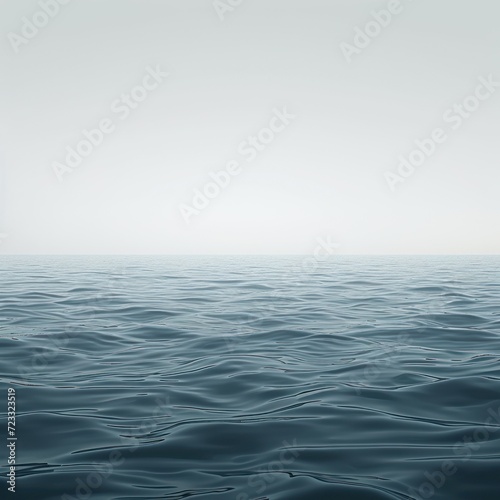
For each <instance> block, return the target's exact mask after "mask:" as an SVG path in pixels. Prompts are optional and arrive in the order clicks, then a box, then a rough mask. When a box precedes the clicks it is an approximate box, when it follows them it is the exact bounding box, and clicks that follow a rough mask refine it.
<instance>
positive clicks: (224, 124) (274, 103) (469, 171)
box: [0, 0, 500, 255]
mask: <svg viewBox="0 0 500 500" xmlns="http://www.w3.org/2000/svg"><path fill="white" fill-rule="evenodd" d="M0 9H1V12H2V16H0V34H1V37H2V43H1V44H0V57H1V59H2V61H3V67H4V73H3V74H2V77H1V78H0V106H1V109H2V114H1V118H0V134H1V135H0V137H1V140H0V254H5V255H7V254H19V255H21V254H57V255H60V254H172V255H182V254H189V255H191V254H202V255H215V254H275V255H282V254H312V253H313V252H314V250H315V248H316V246H317V245H318V241H319V239H323V241H325V240H327V241H330V242H335V243H336V244H338V245H339V246H338V248H337V249H336V253H339V254H355V255H357V254H441V255H442V254H498V253H500V233H499V231H498V221H499V216H500V197H499V196H498V186H499V185H500V169H499V164H498V160H499V146H498V138H497V137H496V135H497V133H498V118H499V115H500V68H499V62H498V54H499V49H500V31H499V30H498V26H497V24H498V22H497V21H498V18H499V15H500V4H499V3H498V2H495V1H494V0H480V1H479V2H469V1H465V0H460V1H456V0H455V1H452V0H442V1H440V2H438V3H436V2H432V1H431V0H420V1H418V2H416V1H411V0H401V1H398V0H388V1H387V0H386V1H378V0H377V1H370V0H359V1H356V2H353V1H352V0H335V1H327V0H309V1H307V2H306V1H299V0H247V1H243V2H240V3H239V2H237V1H235V0H232V1H229V0H220V1H217V0H216V1H214V0H169V1H163V0H107V1H106V2H102V1H101V2H98V1H97V0H71V1H62V0H40V1H32V0H18V1H16V2H12V1H8V0H0Z"/></svg>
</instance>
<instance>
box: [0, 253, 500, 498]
mask: <svg viewBox="0 0 500 500" xmlns="http://www.w3.org/2000/svg"><path fill="white" fill-rule="evenodd" d="M499 271H500V257H496V256H484V257H481V256H470V257H469V256H451V257H446V256H439V257H437V256H436V257H432V256H415V257H413V256H404V257H403V256H384V257H368V256H366V257H363V256H360V257H354V256H331V257H330V258H328V259H325V260H321V261H316V260H311V258H306V257H301V256H286V257H265V256H252V257H250V256H249V257H245V256H234V257H223V256H220V257H208V256H207V257H202V256H193V257H176V256H174V257H168V256H162V257H111V256H109V257H97V256H96V257H78V256H74V257H56V256H54V257H49V256H45V257H36V256H31V257H30V256H23V257H8V256H4V257H2V258H1V260H0V280H1V288H0V353H1V356H0V377H1V386H2V390H1V392H0V404H1V411H2V413H1V417H2V419H1V429H0V437H1V438H2V441H3V442H4V444H2V446H1V449H3V450H4V451H3V452H2V453H1V454H0V463H1V475H2V478H3V480H2V481H1V482H0V498H6V499H7V498H18V499H22V500H25V499H26V500H30V499H37V500H45V499H46V500H49V499H50V500H56V499H57V500H74V499H78V500H82V499H89V498H92V499H95V500H97V499H103V500H118V499H119V500H132V499H142V500H145V499H170V500H173V499H176V500H181V499H188V498H193V500H194V499H196V500H219V499H220V500H251V499H259V500H265V499H271V500H299V499H300V500H302V499H304V500H309V499H310V500H323V499H324V500H344V499H345V500H396V499H401V500H402V499H405V500H409V499H412V500H420V499H428V498H433V499H435V500H442V499H446V500H462V499H463V500H470V499H472V500H476V499H477V500H493V499H494V500H498V498H499V494H500V383H499V380H500V378H499V377H500V364H499V360H500V280H499V277H500V274H499ZM10 396H13V397H14V400H13V401H15V408H13V407H12V405H11V406H10V407H9V410H14V411H13V412H11V413H14V414H15V429H14V428H13V427H12V426H9V422H12V419H11V420H10V421H8V418H7V417H8V415H11V414H8V413H7V409H8V397H10ZM12 429H14V430H13V432H14V434H12V435H11V436H10V437H12V438H13V437H15V439H11V440H9V434H8V430H10V431H12ZM12 443H15V444H14V445H13V444H12ZM6 444H7V445H8V446H6ZM9 446H10V447H9ZM12 449H14V461H15V464H14V468H15V469H14V480H13V481H14V484H15V493H14V494H13V493H12V492H11V491H9V490H8V488H9V474H11V469H10V466H11V465H9V463H8V459H9V457H10V458H12V454H10V450H12ZM10 480H11V481H12V474H11V476H10Z"/></svg>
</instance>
